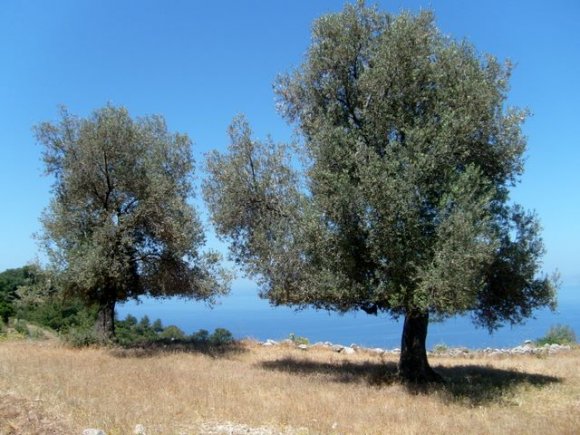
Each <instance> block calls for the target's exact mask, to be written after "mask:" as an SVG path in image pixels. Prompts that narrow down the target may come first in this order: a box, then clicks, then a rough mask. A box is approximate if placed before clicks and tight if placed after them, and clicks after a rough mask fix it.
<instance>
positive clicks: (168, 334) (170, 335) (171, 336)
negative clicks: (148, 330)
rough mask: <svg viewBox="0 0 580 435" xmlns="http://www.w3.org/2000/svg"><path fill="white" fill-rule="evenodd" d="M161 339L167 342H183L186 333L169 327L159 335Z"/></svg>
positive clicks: (174, 327)
mask: <svg viewBox="0 0 580 435" xmlns="http://www.w3.org/2000/svg"><path fill="white" fill-rule="evenodd" d="M159 337H160V338H162V339H165V340H183V339H184V338H185V332H183V331H182V330H181V329H179V328H178V327H177V326H175V325H169V326H167V327H166V328H165V329H164V330H163V331H162V332H161V333H160V334H159Z"/></svg>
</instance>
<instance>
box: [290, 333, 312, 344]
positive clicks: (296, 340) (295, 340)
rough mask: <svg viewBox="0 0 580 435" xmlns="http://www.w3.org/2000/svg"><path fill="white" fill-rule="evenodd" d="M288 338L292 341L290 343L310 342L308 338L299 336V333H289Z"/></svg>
mask: <svg viewBox="0 0 580 435" xmlns="http://www.w3.org/2000/svg"><path fill="white" fill-rule="evenodd" d="M288 338H289V339H290V341H292V343H294V344H296V345H300V344H310V340H308V339H307V338H306V337H300V336H299V335H296V334H294V333H293V332H291V333H290V335H289V336H288Z"/></svg>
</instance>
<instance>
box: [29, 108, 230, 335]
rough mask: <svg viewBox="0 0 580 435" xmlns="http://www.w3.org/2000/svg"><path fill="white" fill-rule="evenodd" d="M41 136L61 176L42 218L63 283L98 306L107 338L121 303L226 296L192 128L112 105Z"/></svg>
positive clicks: (43, 127) (43, 129) (42, 129)
mask: <svg viewBox="0 0 580 435" xmlns="http://www.w3.org/2000/svg"><path fill="white" fill-rule="evenodd" d="M36 136H37V139H38V141H39V142H40V143H41V144H42V145H43V147H44V153H43V160H44V163H45V166H46V172H47V174H49V175H53V176H54V178H55V182H54V185H53V197H52V201H51V203H50V205H49V207H48V208H47V209H46V211H45V213H44V215H43V217H42V223H43V228H44V231H43V234H42V240H43V242H44V247H45V248H46V250H47V252H48V254H49V259H50V260H51V264H52V266H53V267H54V269H56V271H57V276H58V280H59V284H60V285H59V286H60V287H61V288H63V290H64V291H65V292H68V293H69V294H74V295H77V296H80V297H81V298H82V299H83V300H85V301H86V303H87V304H88V305H96V306H98V319H97V323H96V326H95V328H96V332H97V334H98V336H99V337H100V338H101V339H103V340H108V339H110V338H111V337H112V336H113V335H114V312H115V304H116V303H117V302H119V301H125V300H127V299H130V298H137V297H139V296H141V295H149V296H174V295H178V296H184V297H192V298H196V299H210V300H211V298H212V297H213V296H215V295H218V294H221V293H225V291H226V285H225V284H226V282H225V281H223V280H222V275H221V273H220V270H219V268H218V267H217V264H218V263H217V262H218V260H219V258H218V256H217V254H215V253H211V252H210V253H206V254H200V249H201V248H202V246H203V245H204V242H205V240H204V234H203V231H202V226H201V223H200V221H199V218H198V216H197V213H196V211H195V210H194V209H193V208H192V206H191V205H190V204H189V203H188V201H189V200H190V199H191V196H192V194H193V187H192V179H191V178H192V175H193V163H194V162H193V157H192V153H191V141H190V140H189V138H188V137H187V136H186V135H182V134H174V133H170V132H169V131H168V130H167V127H166V124H165V121H164V119H163V118H162V117H160V116H148V117H144V118H139V119H132V118H131V117H130V116H129V113H128V112H127V110H126V109H124V108H119V107H113V106H110V105H108V106H106V107H104V108H102V109H99V110H97V111H95V112H94V113H93V114H92V115H91V116H90V117H88V118H86V119H79V118H76V117H74V116H72V115H70V114H69V113H68V112H67V111H66V110H64V109H63V110H62V113H61V119H60V121H59V122H58V123H43V124H40V125H39V126H37V127H36Z"/></svg>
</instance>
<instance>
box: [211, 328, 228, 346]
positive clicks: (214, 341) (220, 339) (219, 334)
mask: <svg viewBox="0 0 580 435" xmlns="http://www.w3.org/2000/svg"><path fill="white" fill-rule="evenodd" d="M233 342H234V336H233V334H232V333H231V332H230V331H228V330H227V329H225V328H216V329H215V331H214V332H213V334H212V335H211V336H210V337H209V343H210V345H212V346H225V345H228V344H232V343H233Z"/></svg>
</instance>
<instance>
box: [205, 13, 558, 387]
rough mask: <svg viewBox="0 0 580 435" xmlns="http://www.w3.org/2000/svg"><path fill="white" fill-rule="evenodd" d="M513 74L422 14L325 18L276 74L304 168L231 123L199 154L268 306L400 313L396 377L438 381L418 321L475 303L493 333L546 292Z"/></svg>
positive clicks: (210, 196)
mask: <svg viewBox="0 0 580 435" xmlns="http://www.w3.org/2000/svg"><path fill="white" fill-rule="evenodd" d="M510 70H511V68H510V65H509V63H508V64H504V65H502V64H500V63H499V62H498V61H497V60H496V59H495V58H494V57H493V56H489V55H486V56H481V55H479V54H478V53H477V52H476V50H475V49H474V48H473V47H472V46H471V45H470V44H469V43H467V42H456V41H454V40H452V39H450V38H448V37H446V36H444V35H443V34H441V32H440V31H439V30H438V29H437V28H436V26H435V24H434V20H433V16H432V14H431V13H429V12H422V13H419V14H418V15H411V14H407V13H403V14H401V15H399V16H391V15H387V14H383V13H380V12H378V11H377V10H375V9H372V8H367V7H365V5H364V4H363V3H362V2H359V3H358V4H357V5H355V6H346V8H345V9H344V11H342V12H340V13H336V14H330V15H326V16H323V17H322V18H320V19H319V20H317V21H316V23H315V24H314V27H313V40H312V44H311V46H310V49H309V50H308V53H307V55H306V60H305V62H304V64H303V65H302V66H300V67H299V68H298V69H297V70H295V71H294V72H292V73H290V74H287V75H283V76H281V77H280V78H279V80H278V81H277V83H276V91H277V94H278V96H279V103H280V109H281V112H282V114H283V115H284V116H285V117H286V118H287V119H288V120H289V121H291V122H293V123H295V125H296V126H297V130H298V132H299V133H300V135H301V144H302V145H303V147H302V149H303V150H304V153H303V155H304V156H305V158H306V163H305V164H303V165H297V164H292V162H291V161H290V158H291V157H290V154H289V149H288V147H285V146H283V145H276V144H273V143H270V142H267V143H261V142H258V141H255V140H253V139H252V137H251V132H250V127H249V126H248V124H247V123H246V122H245V121H244V120H243V119H237V120H236V121H235V122H234V123H233V124H232V127H231V145H230V147H229V150H228V151H227V152H226V153H223V154H222V153H218V152H214V153H212V154H211V155H209V157H208V160H207V169H208V173H209V178H208V179H207V181H206V183H205V186H204V194H205V198H206V200H207V203H208V205H209V209H210V211H211V214H212V218H213V221H214V223H215V226H216V229H217V232H218V234H220V235H221V236H223V237H225V238H226V239H229V240H230V241H231V252H232V254H233V257H234V258H235V259H236V260H237V261H238V262H239V263H241V264H242V265H243V266H244V267H245V270H246V271H247V272H248V274H249V275H252V276H255V277H257V278H258V279H259V281H260V284H261V292H262V295H263V296H264V297H267V298H268V299H270V301H272V302H273V303H274V304H289V305H296V306H306V305H311V306H314V307H318V308H326V309H330V310H336V311H339V312H345V311H349V310H358V309H360V310H364V311H366V312H367V313H373V314H376V313H378V312H387V313H390V314H391V315H393V316H395V317H398V316H402V317H403V318H404V326H403V334H402V343H401V355H400V361H399V374H400V376H401V377H402V378H404V379H406V380H412V381H418V382H424V381H436V380H439V379H440V378H439V376H438V375H437V374H436V373H435V372H434V371H433V370H432V369H431V368H430V366H429V364H428V361H427V355H426V349H425V340H426V335H427V328H428V322H429V319H430V318H436V319H443V318H446V317H449V316H454V315H457V314H462V313H466V312H472V313H473V316H474V320H475V321H476V322H477V323H479V324H480V325H483V326H486V327H488V328H490V329H494V328H496V327H498V326H499V325H501V324H502V323H503V322H509V323H517V322H521V321H522V320H523V319H525V318H526V317H529V316H530V315H531V314H532V311H533V310H534V309H536V308H538V307H542V306H546V305H548V306H553V304H554V302H555V286H554V282H553V280H552V279H550V278H548V277H545V276H537V274H538V272H539V270H540V259H541V256H542V254H543V251H544V248H543V244H542V241H541V238H540V227H539V225H538V222H537V219H536V218H535V216H534V215H533V214H531V213H529V212H526V211H525V210H524V209H523V208H522V207H521V206H518V205H516V204H513V203H512V202H511V201H510V200H509V188H510V187H512V186H513V185H514V184H515V183H516V182H517V181H518V178H519V176H520V175H521V173H522V170H523V162H524V159H523V155H524V152H525V148H526V140H525V137H524V136H523V135H522V131H521V124H522V122H523V121H524V119H525V118H526V115H527V113H526V112H525V111H522V110H518V109H513V108H508V107H507V106H506V97H507V91H508V79H509V76H510ZM299 168H301V170H299ZM302 169H303V170H302Z"/></svg>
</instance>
